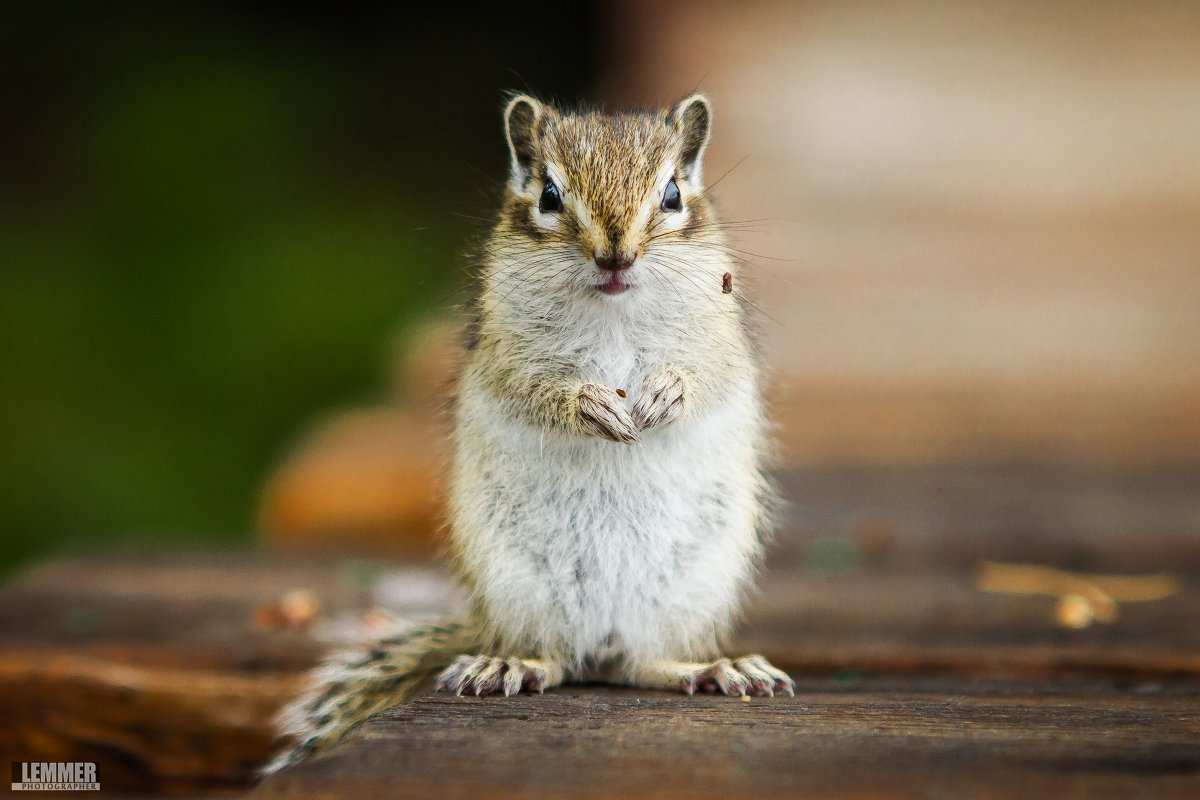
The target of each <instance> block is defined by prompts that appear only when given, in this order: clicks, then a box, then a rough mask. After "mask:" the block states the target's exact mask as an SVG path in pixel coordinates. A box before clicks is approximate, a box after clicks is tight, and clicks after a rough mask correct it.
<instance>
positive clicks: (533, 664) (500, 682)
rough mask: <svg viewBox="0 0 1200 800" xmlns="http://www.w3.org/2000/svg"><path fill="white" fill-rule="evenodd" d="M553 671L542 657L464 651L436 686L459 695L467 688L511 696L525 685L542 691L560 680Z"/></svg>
mask: <svg viewBox="0 0 1200 800" xmlns="http://www.w3.org/2000/svg"><path fill="white" fill-rule="evenodd" d="M552 672H554V670H553V669H552V668H551V667H550V665H548V664H546V663H545V662H541V661H535V660H522V659H519V658H510V659H507V660H506V659H503V658H494V657H492V656H470V655H461V656H459V657H458V658H457V659H455V660H454V663H453V664H451V665H450V666H449V667H447V668H446V669H445V670H444V671H443V672H442V674H441V675H439V676H438V678H437V684H436V687H435V690H436V691H439V692H440V691H443V690H445V691H449V692H454V694H455V696H458V697H461V696H462V694H463V693H464V692H471V693H473V694H474V695H475V696H476V697H482V696H483V695H488V694H493V693H497V692H503V694H504V696H505V697H512V696H513V695H515V694H518V693H520V691H521V690H522V689H524V690H525V691H530V692H531V691H537V692H538V694H542V693H544V692H545V690H546V688H547V686H554V685H557V683H558V680H561V678H558V679H556V680H552V677H553V676H552Z"/></svg>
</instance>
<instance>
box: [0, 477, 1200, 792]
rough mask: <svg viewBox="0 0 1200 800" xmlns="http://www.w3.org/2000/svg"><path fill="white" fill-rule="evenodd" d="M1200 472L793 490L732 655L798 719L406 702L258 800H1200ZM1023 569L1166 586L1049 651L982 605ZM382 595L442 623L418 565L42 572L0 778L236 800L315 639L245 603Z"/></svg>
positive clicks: (1011, 615)
mask: <svg viewBox="0 0 1200 800" xmlns="http://www.w3.org/2000/svg"><path fill="white" fill-rule="evenodd" d="M1198 474H1200V473H1197V472H1196V471H1191V470H1183V471H1164V472H1162V473H1161V474H1157V475H1153V476H1149V477H1148V476H1146V475H1144V474H1135V475H1132V476H1131V475H1121V474H1113V473H1109V472H1105V471H1100V472H1096V471H1090V472H1089V471H1082V472H1081V471H1053V470H1048V469H1047V470H1043V471H1042V472H1040V473H1039V472H1038V470H1037V469H1031V470H1028V471H1023V470H1017V469H1008V468H1004V469H990V470H989V469H984V468H970V469H954V470H948V469H947V470H940V471H939V470H935V469H925V470H892V471H888V470H882V471H880V470H875V471H859V472H855V471H834V472H825V471H811V472H806V473H802V472H793V473H789V474H788V475H786V476H784V479H783V481H782V483H783V486H784V487H785V491H786V493H787V495H788V496H789V497H790V498H792V500H793V505H792V507H791V510H790V511H789V512H788V513H787V515H786V516H785V521H786V522H787V524H786V525H785V528H784V530H783V531H782V533H781V536H780V539H779V541H778V542H777V543H776V544H775V546H774V547H773V549H772V552H771V554H770V557H769V558H768V563H767V567H766V570H765V573H764V575H763V578H762V580H761V582H760V587H761V591H760V592H759V593H758V594H757V596H756V598H755V599H754V601H753V602H752V604H751V605H750V607H749V609H748V612H747V618H746V620H745V623H744V625H743V626H742V628H741V630H740V634H739V640H738V641H737V642H736V643H735V644H734V646H733V647H731V651H736V652H745V651H751V650H757V651H761V652H764V653H765V654H767V655H768V656H769V657H771V658H772V659H773V660H774V661H775V662H776V663H777V664H779V665H780V666H782V667H785V668H787V669H788V670H790V671H791V672H792V673H793V674H794V675H795V676H796V677H797V678H798V680H799V684H800V689H801V691H800V692H799V694H798V696H797V698H795V699H782V698H777V699H775V700H772V701H767V700H758V699H756V700H753V701H751V702H749V703H742V702H740V701H736V700H726V699H724V698H711V697H705V698H693V699H687V698H683V697H676V696H674V695H664V694H656V693H645V692H627V691H620V690H606V689H600V688H590V687H589V688H577V687H567V688H565V689H562V690H558V691H555V692H553V693H551V694H548V695H546V696H545V697H534V698H520V699H516V700H509V701H503V700H490V699H489V700H484V701H475V700H458V699H451V698H445V697H440V696H438V697H427V698H422V699H421V700H419V701H418V702H417V703H416V704H415V705H411V706H406V707H404V708H399V709H394V710H392V711H391V712H388V714H387V715H385V716H384V717H381V718H380V719H379V720H377V721H376V722H373V723H371V724H370V725H369V726H366V727H365V728H364V729H363V730H362V731H361V733H360V735H359V736H358V737H357V738H355V739H354V740H353V741H352V742H351V743H350V744H349V745H348V746H347V747H345V748H343V749H342V750H339V751H337V754H336V756H335V757H333V758H332V759H330V760H327V761H321V762H316V763H314V764H312V765H310V766H305V767H302V768H301V769H300V770H298V771H296V772H295V773H289V774H286V775H283V776H279V777H278V778H276V779H273V780H272V781H269V782H267V783H266V784H264V785H263V786H261V787H259V789H258V791H260V792H262V793H264V794H265V795H266V796H283V795H287V796H314V797H315V796H329V797H340V796H353V795H354V794H356V793H359V792H360V791H361V792H364V793H365V792H367V788H366V787H368V786H372V787H375V789H373V790H372V791H377V793H383V792H384V791H388V792H390V791H392V789H397V790H398V789H399V788H403V789H404V792H407V793H410V794H412V795H413V796H430V797H435V796H436V797H441V796H453V795H454V792H458V793H459V794H460V795H462V796H466V795H468V794H480V793H483V794H488V795H492V794H495V796H510V797H521V796H532V795H533V794H538V793H540V794H541V795H543V796H551V795H554V794H573V795H575V796H613V795H621V794H624V795H627V796H675V795H678V796H684V795H687V794H691V795H692V796H702V795H704V794H705V793H706V792H707V793H708V794H716V793H722V792H727V793H732V794H736V795H745V796H786V795H788V794H790V793H794V792H800V791H812V792H820V793H823V794H828V795H831V796H845V797H863V796H903V795H905V794H909V795H912V794H917V795H922V794H923V795H925V796H938V794H939V793H942V794H944V795H945V796H976V795H977V796H985V797H986V796H990V795H988V794H987V793H986V792H987V791H993V793H994V794H995V793H998V792H1000V791H1001V790H1003V789H1005V788H1008V787H1023V789H1024V790H1026V793H1032V795H1033V796H1047V795H1048V794H1050V793H1052V792H1051V790H1053V793H1055V794H1060V795H1062V796H1073V795H1072V793H1074V796H1088V792H1093V795H1094V796H1104V797H1109V796H1121V793H1122V792H1125V791H1127V792H1128V793H1129V794H1139V793H1140V794H1143V795H1146V796H1188V793H1187V790H1194V793H1195V796H1200V787H1198V786H1197V784H1196V781H1197V779H1198V776H1200V762H1198V761H1197V759H1198V758H1200V756H1198V755H1197V754H1198V753H1200V731H1198V730H1197V727H1196V719H1197V716H1198V715H1200V625H1198V624H1197V623H1196V620H1197V619H1200V539H1198V538H1197V529H1198V528H1200V479H1198ZM1089 531H1090V532H1094V534H1093V535H1090V534H1089ZM939 542H940V546H939V545H938V543H939ZM1023 554H1030V558H1031V560H1041V561H1044V562H1046V563H1051V564H1054V565H1055V566H1059V567H1066V568H1077V569H1080V568H1083V569H1094V570H1098V571H1100V570H1110V571H1158V570H1162V569H1170V570H1172V571H1174V572H1176V573H1177V574H1178V575H1179V576H1180V577H1181V578H1182V579H1183V586H1182V590H1181V591H1180V592H1179V593H1178V594H1175V595H1173V596H1171V597H1168V598H1166V599H1164V600H1160V601H1155V602H1151V603H1144V604H1130V605H1122V606H1121V608H1120V613H1119V616H1118V618H1117V619H1116V621H1115V622H1114V623H1113V624H1111V625H1096V626H1093V627H1091V628H1088V629H1085V630H1064V629H1062V628H1060V627H1058V626H1057V625H1056V624H1055V622H1054V617H1053V613H1052V609H1053V601H1052V599H1050V598H1045V597H1030V596H1005V595H997V594H991V593H984V592H980V591H978V590H977V588H976V586H975V571H976V568H977V564H978V559H979V558H984V557H996V556H998V557H1005V558H1013V557H1018V558H1019V557H1021V556H1022V555H1023ZM397 575H399V576H400V585H401V586H402V587H403V586H406V585H408V584H405V581H406V580H408V581H409V582H410V583H413V582H414V581H415V584H422V582H423V585H424V589H423V590H422V591H423V592H424V595H425V602H426V605H428V603H429V602H431V601H430V600H429V597H431V596H432V597H434V598H441V599H435V600H433V601H432V602H434V603H435V604H436V603H443V604H444V603H445V602H446V600H445V597H444V595H443V594H442V593H441V592H440V590H439V589H438V584H437V580H436V578H435V579H434V580H433V581H432V582H430V576H431V575H433V576H436V575H437V573H425V572H419V571H418V572H415V573H414V572H412V571H411V570H410V571H408V572H401V573H395V572H393V573H388V572H386V571H384V572H381V571H380V567H379V566H378V565H375V566H372V565H368V564H364V563H362V562H353V561H345V560H343V561H334V560H326V561H318V560H314V559H303V558H287V559H284V558H280V557H277V556H272V555H270V554H266V553H242V554H225V555H213V554H208V555H197V554H190V555H188V554H175V555H170V556H162V557H148V556H141V557H130V556H124V557H122V556H109V557H88V558H77V559H69V560H62V561H58V562H52V563H49V564H45V565H42V566H39V567H37V568H34V569H32V570H30V571H28V572H26V573H25V574H24V575H22V576H19V577H18V578H17V579H15V580H14V581H12V582H10V583H9V585H7V586H6V587H4V588H3V589H0V707H2V708H3V709H4V710H5V717H6V719H5V724H4V725H0V760H3V759H4V758H5V757H8V758H9V760H24V759H30V758H36V759H41V760H95V761H97V762H99V763H100V764H102V765H104V766H103V767H102V773H103V776H102V783H103V784H104V785H105V787H106V789H127V790H138V791H160V790H170V791H206V790H213V789H231V788H236V787H245V786H247V785H249V782H250V780H251V778H252V775H253V770H254V768H255V767H256V766H258V765H259V764H261V763H262V762H263V760H265V758H266V756H267V754H268V752H269V749H270V730H269V726H268V723H267V720H268V717H269V715H270V713H271V712H272V711H273V710H274V709H275V708H276V707H277V706H278V705H279V704H280V703H281V702H283V699H284V698H285V697H287V696H289V695H290V694H291V693H292V692H293V691H294V690H295V686H296V682H297V679H298V676H299V674H300V672H301V671H302V670H304V669H305V668H307V667H308V666H310V665H312V664H313V663H314V662H315V661H316V660H317V658H318V657H319V655H320V653H321V652H322V651H323V650H324V649H326V648H327V647H328V645H326V644H322V643H321V642H319V641H317V640H316V638H314V636H313V635H312V634H313V632H311V631H310V632H297V631H291V632H288V631H281V630H277V629H264V628H262V627H261V626H260V625H258V624H256V621H255V620H256V609H258V608H259V607H260V606H261V605H262V604H264V603H270V602H272V601H274V600H277V599H278V598H279V596H280V595H281V594H282V593H284V592H286V591H288V590H290V589H295V588H306V589H310V590H312V591H314V592H315V593H316V594H317V595H318V596H319V597H320V598H321V601H322V603H323V606H324V608H325V611H326V612H327V615H328V616H335V615H338V614H346V613H353V612H357V611H362V610H365V609H367V608H370V607H372V606H375V605H378V604H380V603H387V604H390V605H392V606H393V607H395V608H398V609H399V610H401V611H414V610H415V609H414V608H413V607H412V606H411V604H412V603H416V604H417V605H420V604H421V602H420V601H421V598H420V597H416V596H415V595H412V596H409V597H408V599H405V597H406V595H405V593H404V592H400V593H399V595H397V594H396V593H395V592H393V593H392V594H391V595H388V593H387V592H385V591H383V588H382V587H384V586H385V585H386V584H388V582H389V580H391V581H392V585H393V588H394V586H395V579H396V576H397ZM405 576H408V577H405ZM414 576H415V578H414ZM424 610H425V611H426V612H427V611H428V608H426V609H424ZM506 702H507V704H506ZM523 717H524V718H523ZM738 747H740V748H743V749H740V750H739V749H737V748H738ZM539 765H546V767H545V768H544V769H541V768H540V767H539ZM1009 773H1011V774H1012V775H1014V776H1017V777H1014V778H1013V779H1012V780H1011V781H1008V780H1006V779H1004V777H1003V776H1004V775H1006V774H1009ZM397 776H399V779H400V780H402V783H401V784H395V783H394V782H395V781H396V780H397ZM570 780H574V783H569V782H568V781H570ZM343 782H346V783H345V784H344V786H343ZM393 784H394V785H393ZM351 786H352V787H353V789H352V790H351V789H350V788H345V787H351ZM386 787H392V789H387V788H386ZM631 787H636V789H637V791H632V789H631ZM922 787H926V788H929V791H928V792H926V791H924V789H923V788H922ZM485 789H486V790H487V791H485ZM609 789H611V790H612V791H609ZM710 789H711V791H709V790H710ZM626 790H630V791H626ZM1109 790H1111V791H1109ZM672 793H674V795H673V794H672ZM401 794H402V795H403V793H401ZM995 796H999V795H998V794H995Z"/></svg>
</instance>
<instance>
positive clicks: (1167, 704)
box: [253, 678, 1200, 800]
mask: <svg viewBox="0 0 1200 800" xmlns="http://www.w3.org/2000/svg"><path fill="white" fill-rule="evenodd" d="M797 688H798V692H797V696H796V697H795V698H773V699H760V698H756V699H754V700H752V701H751V702H749V703H746V702H741V701H739V700H736V699H733V698H725V697H712V696H703V697H693V698H687V697H680V696H672V695H666V694H660V693H650V692H635V691H628V690H618V689H600V688H590V687H588V688H573V687H568V688H565V689H560V690H556V691H554V692H552V693H548V694H546V695H544V696H540V697H539V696H532V697H526V696H522V697H514V698H507V699H505V698H474V697H471V698H454V697H449V696H444V695H433V696H426V697H422V698H420V699H419V700H417V701H416V702H415V703H411V704H406V705H403V706H400V707H397V708H393V709H391V710H389V711H387V712H385V713H384V714H382V715H380V716H378V717H376V718H375V719H373V720H372V721H371V722H370V723H368V724H367V725H366V726H364V728H363V729H361V730H360V731H359V732H358V733H357V734H356V735H355V736H354V737H353V738H352V739H351V740H349V741H347V742H346V743H345V744H344V745H342V746H341V747H339V748H336V749H335V750H333V751H331V752H330V754H329V755H328V756H327V757H325V758H323V759H319V760H316V761H314V762H311V763H308V764H304V765H301V766H299V767H297V768H295V769H293V770H291V771H287V772H284V773H280V774H279V775H277V776H275V777H274V778H272V779H271V780H269V781H267V782H265V783H264V784H263V785H262V786H261V787H260V788H259V790H258V791H257V792H256V793H255V794H254V795H253V796H254V797H255V798H258V799H259V800H265V798H325V797H329V798H333V797H356V798H358V797H361V798H374V797H429V798H470V797H494V798H556V797H564V798H565V797H571V798H593V797H594V798H611V797H639V798H709V797H712V798H717V797H722V798H729V797H738V798H785V797H786V798H791V797H836V798H868V797H870V798H875V797H881V798H900V797H945V798H967V797H969V798H993V797H1019V796H1025V797H1029V798H1051V797H1053V798H1073V797H1096V798H1101V797H1103V798H1118V797H1135V796H1136V797H1178V798H1194V797H1196V796H1197V795H1198V793H1200V718H1198V716H1197V707H1198V704H1200V695H1198V694H1197V687H1196V686H1195V685H1192V686H1189V687H1187V688H1185V689H1177V688H1165V687H1164V686H1162V685H1160V684H1143V685H1135V686H1132V687H1129V688H1127V689H1124V690H1114V688H1113V687H1112V685H1111V684H1103V683H1102V684H1099V685H1089V684H1070V683H1063V682H1061V681H1054V682H1049V683H1043V682H1039V683H1033V684H1017V683H990V682H975V681H971V680H964V679H958V678H954V679H936V680H912V679H906V680H869V679H868V680H861V681H854V682H848V683H847V682H843V683H839V682H837V681H831V680H813V679H801V681H800V682H799V685H798V687H797Z"/></svg>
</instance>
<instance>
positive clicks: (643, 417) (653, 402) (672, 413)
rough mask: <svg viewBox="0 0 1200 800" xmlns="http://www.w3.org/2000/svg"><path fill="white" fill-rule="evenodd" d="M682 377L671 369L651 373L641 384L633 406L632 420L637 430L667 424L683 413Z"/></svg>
mask: <svg viewBox="0 0 1200 800" xmlns="http://www.w3.org/2000/svg"><path fill="white" fill-rule="evenodd" d="M683 389H684V381H683V377H682V376H681V375H680V374H679V373H678V372H675V371H673V370H669V369H666V370H663V371H662V372H659V373H657V374H655V375H651V376H650V377H649V378H648V379H647V380H646V383H645V384H644V385H643V386H642V391H641V394H639V395H638V399H637V403H635V404H634V406H633V421H634V423H635V424H636V425H637V427H638V430H645V429H647V428H653V427H654V426H656V425H667V424H669V423H671V422H674V421H675V420H676V419H678V418H679V415H680V414H681V413H683V393H684V392H683Z"/></svg>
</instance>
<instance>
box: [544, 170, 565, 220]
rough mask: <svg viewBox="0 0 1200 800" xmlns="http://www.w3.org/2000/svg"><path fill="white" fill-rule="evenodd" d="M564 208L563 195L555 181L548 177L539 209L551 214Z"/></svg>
mask: <svg viewBox="0 0 1200 800" xmlns="http://www.w3.org/2000/svg"><path fill="white" fill-rule="evenodd" d="M562 210H563V206H562V197H560V196H559V194H558V187H557V186H555V185H554V181H552V180H550V179H549V178H546V179H545V183H544V185H543V186H542V196H541V198H540V199H539V200H538V211H541V212H542V213H543V214H549V213H554V212H556V211H562Z"/></svg>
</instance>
